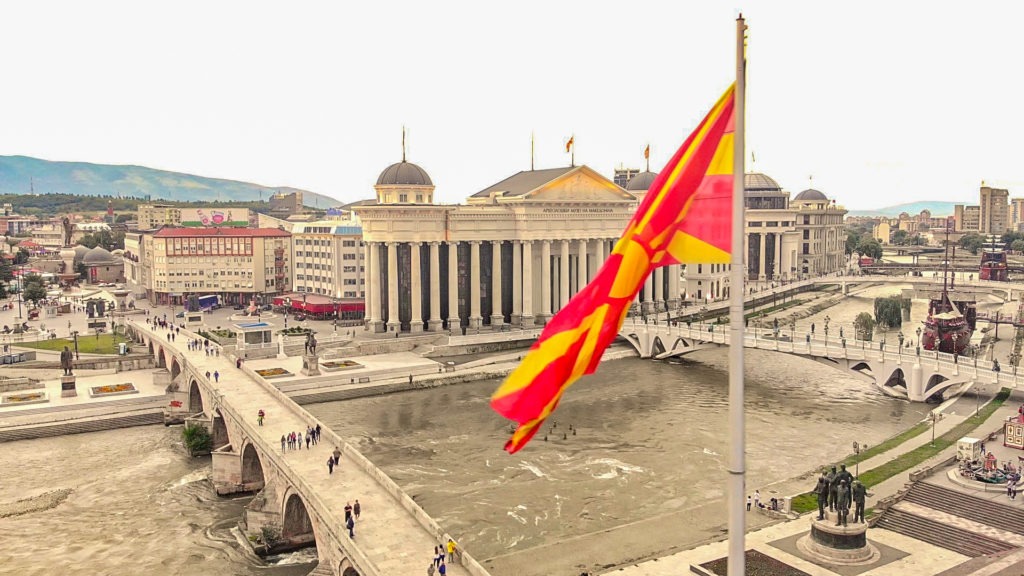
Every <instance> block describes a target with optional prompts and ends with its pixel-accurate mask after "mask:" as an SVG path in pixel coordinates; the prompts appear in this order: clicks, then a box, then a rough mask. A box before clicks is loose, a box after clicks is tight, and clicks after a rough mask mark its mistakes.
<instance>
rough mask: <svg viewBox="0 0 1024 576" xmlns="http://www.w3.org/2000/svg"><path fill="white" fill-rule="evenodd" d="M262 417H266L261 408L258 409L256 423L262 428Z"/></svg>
mask: <svg viewBox="0 0 1024 576" xmlns="http://www.w3.org/2000/svg"><path fill="white" fill-rule="evenodd" d="M264 416H266V413H265V412H263V408H260V411H259V412H257V413H256V421H257V422H259V423H260V426H263V417H264Z"/></svg>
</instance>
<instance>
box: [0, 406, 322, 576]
mask: <svg viewBox="0 0 1024 576" xmlns="http://www.w3.org/2000/svg"><path fill="white" fill-rule="evenodd" d="M180 438H181V427H172V428H164V427H163V426H146V427H141V428H126V429H124V430H110V431H106V432H94V433H90V434H78V435H72V436H64V437H58V438H41V439H38V440H24V441H20V442H10V443H4V444H2V445H0V450H2V451H3V452H2V454H3V456H2V459H0V462H2V470H3V472H2V479H3V480H2V482H0V506H2V505H4V504H9V503H11V502H14V501H17V500H21V499H24V498H31V497H36V496H39V495H43V494H46V493H49V492H51V491H54V490H61V489H70V490H71V493H70V495H69V496H68V497H67V500H65V501H64V502H63V503H60V504H58V505H56V506H55V507H53V508H52V509H48V510H39V511H36V512H30V513H27V514H22V515H19V516H11V517H7V518H0V534H3V541H4V545H3V546H0V574H12V575H14V574H17V575H18V576H34V575H38V576H52V575H54V574H60V575H61V576H77V575H81V576H93V575H111V576H114V575H131V574H154V575H175V574H182V575H186V574H187V575H201V574H218V575H220V576H229V575H230V576H255V575H263V576H299V575H305V574H307V573H308V572H309V571H310V569H311V564H309V562H311V561H314V560H316V555H315V550H310V551H303V552H300V553H296V554H293V555H289V556H286V557H283V558H280V559H278V560H279V561H280V562H282V565H276V566H268V565H266V564H265V563H263V562H261V561H260V560H259V559H258V558H256V557H255V555H253V554H252V553H251V552H250V551H249V550H248V549H247V546H246V545H244V544H240V543H239V541H238V536H237V534H238V533H237V529H234V530H233V528H234V527H235V525H236V524H237V522H238V520H239V518H240V517H241V514H242V508H243V507H244V506H245V504H246V502H247V501H248V498H220V497H218V496H216V495H215V494H214V493H213V488H212V486H211V484H210V482H209V480H208V478H209V475H210V459H209V457H206V458H189V457H188V456H186V455H185V454H184V452H183V449H182V448H181V440H180Z"/></svg>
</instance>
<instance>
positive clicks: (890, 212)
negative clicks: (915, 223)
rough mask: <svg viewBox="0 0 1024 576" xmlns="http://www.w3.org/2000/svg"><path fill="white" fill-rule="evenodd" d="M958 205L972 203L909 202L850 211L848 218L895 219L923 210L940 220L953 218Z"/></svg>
mask: <svg viewBox="0 0 1024 576" xmlns="http://www.w3.org/2000/svg"><path fill="white" fill-rule="evenodd" d="M957 204H970V202H933V201H925V202H909V203H907V204H897V205H895V206H886V207H885V208H878V209H875V210H850V213H849V214H847V216H885V217H887V218H895V217H897V216H899V215H900V213H901V212H906V213H907V214H910V215H911V216H915V215H917V214H919V213H920V212H921V210H928V211H929V212H931V213H932V218H938V217H940V216H952V215H953V206H955V205H957Z"/></svg>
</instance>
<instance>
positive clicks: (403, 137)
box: [402, 125, 405, 162]
mask: <svg viewBox="0 0 1024 576" xmlns="http://www.w3.org/2000/svg"><path fill="white" fill-rule="evenodd" d="M402 162H405V125H403V126H402Z"/></svg>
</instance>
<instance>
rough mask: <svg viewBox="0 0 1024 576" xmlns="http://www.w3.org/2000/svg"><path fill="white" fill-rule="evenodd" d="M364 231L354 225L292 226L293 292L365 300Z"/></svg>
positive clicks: (330, 222)
mask: <svg viewBox="0 0 1024 576" xmlns="http://www.w3.org/2000/svg"><path fill="white" fill-rule="evenodd" d="M362 236H363V229H362V228H361V227H360V226H359V225H358V224H357V223H356V222H353V221H345V220H323V221H320V222H301V223H295V224H294V225H293V226H292V289H293V290H295V291H296V292H305V293H307V294H321V295H324V296H330V297H333V298H364V297H365V295H366V254H365V251H364V250H363V239H362Z"/></svg>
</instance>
